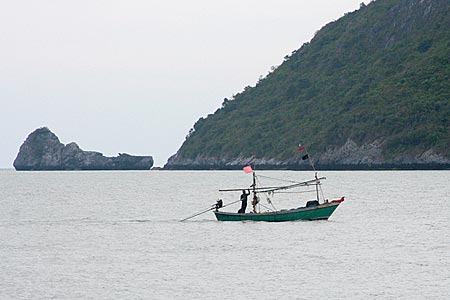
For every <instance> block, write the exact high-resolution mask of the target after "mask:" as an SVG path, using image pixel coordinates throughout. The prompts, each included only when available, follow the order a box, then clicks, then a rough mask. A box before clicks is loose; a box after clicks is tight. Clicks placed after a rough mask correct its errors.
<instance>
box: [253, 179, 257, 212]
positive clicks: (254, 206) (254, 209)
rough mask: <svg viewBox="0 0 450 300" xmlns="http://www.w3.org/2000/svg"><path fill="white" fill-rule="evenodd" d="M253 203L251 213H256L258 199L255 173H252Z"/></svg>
mask: <svg viewBox="0 0 450 300" xmlns="http://www.w3.org/2000/svg"><path fill="white" fill-rule="evenodd" d="M252 187H253V201H252V205H253V212H254V213H256V204H258V197H257V196H256V173H255V171H253V184H252Z"/></svg>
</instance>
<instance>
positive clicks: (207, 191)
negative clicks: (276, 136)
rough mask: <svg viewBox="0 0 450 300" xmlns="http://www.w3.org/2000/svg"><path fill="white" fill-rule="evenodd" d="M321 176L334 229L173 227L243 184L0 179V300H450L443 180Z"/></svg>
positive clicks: (115, 175) (177, 175) (197, 223)
mask: <svg viewBox="0 0 450 300" xmlns="http://www.w3.org/2000/svg"><path fill="white" fill-rule="evenodd" d="M261 174H262V175H265V176H269V177H278V178H285V179H290V180H307V179H311V177H312V176H311V175H312V174H311V173H310V172H291V171H263V172H261ZM319 175H322V176H326V177H327V180H325V182H324V193H325V196H326V197H327V198H330V199H332V198H338V197H341V196H346V200H345V202H344V203H342V205H341V206H340V207H339V208H338V209H337V210H336V211H335V213H334V214H333V215H332V217H331V218H330V220H328V221H313V222H302V221H299V222H286V223H263V222H261V223H258V222H218V221H215V218H214V215H213V213H212V212H208V213H206V214H203V215H200V216H198V217H196V218H193V219H191V220H188V221H186V222H179V220H180V219H182V218H185V217H188V216H190V215H192V214H194V213H195V212H197V211H201V210H202V209H205V208H208V207H209V206H210V205H211V204H213V203H214V202H215V201H216V200H217V199H218V197H221V198H223V199H224V202H230V201H234V200H237V199H238V198H239V193H238V194H231V195H229V194H224V195H221V194H219V192H218V189H219V188H233V187H238V188H239V187H247V186H249V185H250V184H251V176H250V175H248V174H245V173H244V172H239V171H204V172H203V171H202V172H201V171H197V172H189V171H185V172H181V171H180V172H178V171H147V172H145V171H139V172H15V171H13V170H0V205H1V206H0V299H2V300H3V299H450V172H449V171H387V172H381V171H378V172H375V171H374V172H321V173H320V174H319ZM283 197H284V198H283ZM286 197H290V198H291V200H292V198H294V199H296V200H298V199H297V198H298V197H299V195H294V194H292V195H289V194H286V195H282V196H281V197H280V198H279V199H277V196H275V198H273V199H272V200H273V202H274V204H275V205H276V206H277V208H284V207H286V208H289V206H287V204H286V203H285V202H286ZM310 197H311V195H310ZM277 200H279V201H278V202H277ZM305 200H307V199H305ZM263 202H264V201H263ZM294 203H295V204H294V205H292V206H295V207H297V206H303V205H304V201H303V200H298V201H297V202H295V201H294ZM237 209H238V204H236V206H230V210H232V211H235V210H237Z"/></svg>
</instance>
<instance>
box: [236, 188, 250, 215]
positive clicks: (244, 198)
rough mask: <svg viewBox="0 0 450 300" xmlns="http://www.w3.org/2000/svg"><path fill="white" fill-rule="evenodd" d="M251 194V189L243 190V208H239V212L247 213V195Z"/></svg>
mask: <svg viewBox="0 0 450 300" xmlns="http://www.w3.org/2000/svg"><path fill="white" fill-rule="evenodd" d="M248 195H250V190H247V191H246V190H242V195H241V208H240V209H239V210H238V214H245V209H246V208H247V197H248Z"/></svg>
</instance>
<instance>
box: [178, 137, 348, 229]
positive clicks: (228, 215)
mask: <svg viewBox="0 0 450 300" xmlns="http://www.w3.org/2000/svg"><path fill="white" fill-rule="evenodd" d="M298 151H299V152H300V153H301V156H300V157H301V159H302V160H308V161H309V163H310V165H311V167H312V169H313V171H314V172H315V174H314V178H313V179H311V180H306V181H292V180H286V179H280V178H272V177H268V176H264V175H256V172H255V171H254V167H252V166H251V165H247V166H245V167H244V168H243V170H244V172H245V173H251V174H252V175H253V177H252V178H253V182H252V184H251V185H250V187H246V188H239V189H236V188H233V189H220V190H219V192H221V193H233V192H234V193H236V192H240V191H242V195H241V197H240V199H239V200H235V201H231V202H229V203H228V204H224V201H223V199H219V200H218V201H217V202H216V203H215V204H213V205H212V206H210V207H209V208H207V209H206V210H203V211H200V212H199V213H196V214H194V215H192V216H190V217H188V218H185V219H183V220H181V221H185V220H188V219H190V218H193V217H195V216H198V215H200V214H203V213H205V212H208V211H213V212H214V215H215V216H216V218H217V220H218V221H266V222H285V221H298V220H305V221H312V220H327V219H328V218H329V217H330V216H331V215H332V214H333V212H334V211H335V210H336V208H338V206H339V205H340V204H341V203H342V202H343V201H344V197H340V198H338V199H334V200H329V199H328V198H325V196H324V193H323V190H322V181H323V180H325V177H318V176H317V171H316V169H315V168H314V163H313V161H312V160H311V159H310V156H309V153H308V152H307V151H306V148H305V147H303V146H302V145H301V144H299V147H298ZM261 178H265V179H271V180H277V181H282V182H283V184H281V185H273V184H271V185H263V184H262V183H261V182H262V181H261ZM281 193H286V194H287V193H289V196H290V198H292V196H291V195H294V194H303V193H314V198H313V199H311V198H312V197H310V198H309V199H306V203H305V205H304V206H301V207H295V206H298V204H299V202H300V201H301V200H300V197H295V196H294V197H295V198H294V199H292V200H293V202H294V203H296V204H297V205H295V206H294V208H289V209H277V208H276V207H275V205H274V203H273V201H272V199H273V198H274V196H275V195H276V194H281ZM250 195H252V197H251V198H252V200H251V205H252V207H253V209H251V210H250V211H248V210H247V202H248V200H247V198H248V196H250ZM263 198H265V199H266V200H267V203H264V204H263V203H262V200H263ZM237 202H241V208H240V209H239V210H238V211H237V212H227V211H223V210H222V209H223V208H225V207H227V206H230V205H233V204H235V203H237ZM303 203H304V202H303Z"/></svg>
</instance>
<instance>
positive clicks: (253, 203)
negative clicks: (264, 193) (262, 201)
mask: <svg viewBox="0 0 450 300" xmlns="http://www.w3.org/2000/svg"><path fill="white" fill-rule="evenodd" d="M258 203H259V199H258V197H257V196H256V193H255V194H254V195H253V200H252V205H253V213H255V214H256V213H257V211H256V205H257V204H258Z"/></svg>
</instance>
